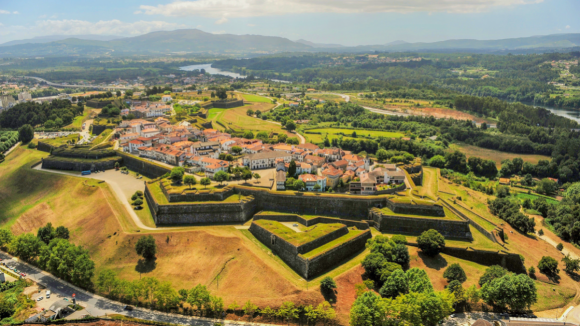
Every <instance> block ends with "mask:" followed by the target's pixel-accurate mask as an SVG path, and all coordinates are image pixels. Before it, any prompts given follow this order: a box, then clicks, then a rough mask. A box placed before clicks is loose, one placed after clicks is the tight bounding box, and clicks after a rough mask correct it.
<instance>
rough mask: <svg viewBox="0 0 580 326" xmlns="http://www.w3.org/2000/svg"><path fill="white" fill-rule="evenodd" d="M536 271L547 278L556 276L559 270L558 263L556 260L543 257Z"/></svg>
mask: <svg viewBox="0 0 580 326" xmlns="http://www.w3.org/2000/svg"><path fill="white" fill-rule="evenodd" d="M538 270H539V271H540V273H543V274H546V275H548V276H555V275H558V273H559V272H560V270H559V269H558V262H557V261H556V259H554V258H552V257H550V256H544V257H542V259H540V262H539V263H538Z"/></svg>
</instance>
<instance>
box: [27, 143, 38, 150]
mask: <svg viewBox="0 0 580 326" xmlns="http://www.w3.org/2000/svg"><path fill="white" fill-rule="evenodd" d="M28 148H31V149H35V148H36V144H35V143H33V142H30V143H28Z"/></svg>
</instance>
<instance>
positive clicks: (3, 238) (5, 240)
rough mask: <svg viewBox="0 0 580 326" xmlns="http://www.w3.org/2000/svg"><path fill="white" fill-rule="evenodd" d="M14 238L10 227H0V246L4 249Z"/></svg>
mask: <svg viewBox="0 0 580 326" xmlns="http://www.w3.org/2000/svg"><path fill="white" fill-rule="evenodd" d="M13 239H14V235H13V234H12V231H10V229H4V228H2V229H0V248H4V249H6V248H7V247H8V245H9V244H10V243H11V242H12V240H13Z"/></svg>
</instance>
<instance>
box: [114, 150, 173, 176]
mask: <svg viewBox="0 0 580 326" xmlns="http://www.w3.org/2000/svg"><path fill="white" fill-rule="evenodd" d="M117 155H119V156H121V157H122V158H123V163H124V165H125V166H126V167H127V168H129V169H130V170H132V171H135V172H139V173H140V174H142V175H144V176H146V177H148V178H158V177H160V176H162V175H164V174H166V173H169V172H171V169H170V168H169V167H165V166H163V165H160V164H155V163H153V162H148V161H145V160H142V159H140V158H139V157H136V156H133V155H130V154H127V153H125V152H121V151H117Z"/></svg>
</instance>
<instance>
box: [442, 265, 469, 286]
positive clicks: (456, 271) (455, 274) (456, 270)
mask: <svg viewBox="0 0 580 326" xmlns="http://www.w3.org/2000/svg"><path fill="white" fill-rule="evenodd" d="M443 277H445V278H446V279H447V282H451V281H459V282H461V283H463V282H465V281H467V275H465V271H464V270H463V268H461V266H460V265H459V264H457V263H456V264H451V265H450V266H449V267H447V269H446V270H445V272H444V273H443Z"/></svg>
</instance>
